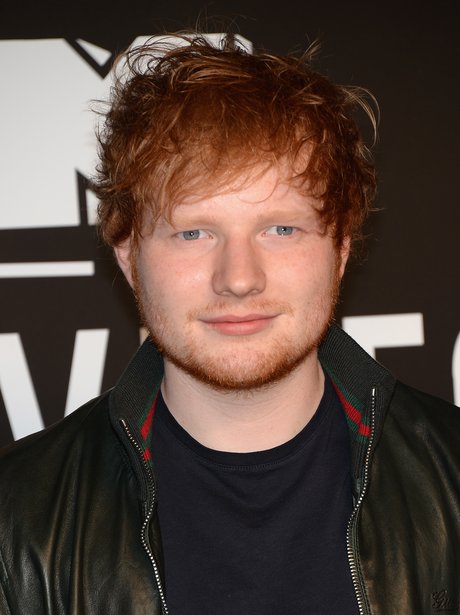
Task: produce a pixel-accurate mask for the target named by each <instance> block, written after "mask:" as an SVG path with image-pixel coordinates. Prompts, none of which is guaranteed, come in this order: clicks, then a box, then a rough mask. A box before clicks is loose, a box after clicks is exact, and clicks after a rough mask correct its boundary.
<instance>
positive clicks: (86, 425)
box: [0, 393, 124, 529]
mask: <svg viewBox="0 0 460 615" xmlns="http://www.w3.org/2000/svg"><path fill="white" fill-rule="evenodd" d="M122 448H123V447H122V446H121V443H120V441H119V438H118V436H117V434H116V433H115V431H114V429H112V426H111V422H110V418H109V394H107V393H106V394H104V395H102V396H100V397H98V398H96V399H94V400H92V401H90V402H88V403H87V404H85V405H84V406H82V407H81V408H79V409H78V410H75V411H74V412H73V413H72V414H70V415H69V416H68V417H66V418H65V419H63V420H61V421H59V422H57V423H55V424H54V425H52V426H50V427H48V428H47V429H45V430H43V431H40V432H38V433H35V434H32V435H30V436H27V437H26V438H23V439H21V440H18V441H17V442H15V443H13V444H11V445H10V446H8V447H6V448H4V449H3V450H2V451H0V500H1V502H2V506H1V510H0V524H1V525H2V527H3V528H5V527H10V528H11V529H12V528H13V526H15V524H16V521H15V519H16V520H17V519H18V517H21V518H22V522H23V523H24V522H26V523H30V524H32V526H33V524H34V523H35V522H37V523H38V522H39V523H42V522H43V519H44V516H43V514H41V513H42V512H43V511H45V510H53V509H54V510H55V509H56V508H58V507H59V502H67V506H68V505H69V502H73V501H76V499H78V494H77V492H78V489H79V488H80V485H81V484H82V483H89V482H90V483H91V485H97V484H98V482H101V483H102V481H103V477H104V475H107V474H108V475H111V472H113V471H116V467H117V466H118V467H119V465H120V463H122V464H124V461H122V460H123V459H124V457H123V455H122ZM32 502H33V506H31V503H32ZM63 505H64V504H63ZM21 511H22V512H21ZM25 511H28V512H27V514H25ZM34 511H36V514H35V513H34ZM69 512H70V511H69Z"/></svg>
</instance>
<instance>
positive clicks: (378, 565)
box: [0, 327, 460, 615]
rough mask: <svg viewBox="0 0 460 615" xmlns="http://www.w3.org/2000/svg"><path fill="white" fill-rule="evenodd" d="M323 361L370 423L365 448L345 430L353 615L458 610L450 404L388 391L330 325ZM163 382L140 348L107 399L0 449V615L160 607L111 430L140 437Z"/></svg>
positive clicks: (127, 446)
mask: <svg viewBox="0 0 460 615" xmlns="http://www.w3.org/2000/svg"><path fill="white" fill-rule="evenodd" d="M320 356H321V361H322V363H323V366H324V368H325V370H326V371H328V373H329V375H330V376H331V378H332V380H333V381H334V382H335V383H336V384H337V386H338V387H339V388H341V387H342V386H343V387H344V388H346V389H347V390H348V392H349V393H350V396H351V397H352V398H353V399H356V403H357V405H359V406H360V407H361V406H362V407H363V408H364V410H363V416H362V419H363V420H364V421H368V424H370V423H369V421H370V420H371V419H372V422H373V437H372V439H371V440H369V439H366V438H361V437H359V434H358V436H357V434H356V431H354V430H353V429H350V442H351V446H352V458H353V460H354V461H353V468H352V471H353V478H354V482H355V485H356V498H359V497H360V493H361V492H362V490H363V488H364V487H365V486H366V482H367V481H366V472H365V462H366V457H367V456H369V459H370V467H369V480H368V484H367V490H366V492H365V495H364V496H363V497H361V500H362V504H361V508H360V509H359V513H358V522H357V524H356V530H354V532H353V533H352V534H353V535H352V544H353V545H355V547H354V554H353V556H354V560H355V562H356V566H357V571H358V574H357V576H358V588H357V589H358V594H359V596H360V601H361V603H362V605H363V607H362V609H363V613H366V614H367V615H411V614H414V615H432V614H433V613H437V612H444V611H449V612H450V613H460V604H459V601H460V585H459V580H460V504H459V494H460V485H459V481H460V479H459V477H460V473H459V470H460V410H459V409H457V408H455V407H453V406H451V405H449V404H447V403H446V402H442V401H441V400H438V399H435V398H432V397H429V396H427V395H424V394H422V393H420V392H418V391H414V390H413V389H410V388H409V387H405V386H404V385H401V384H400V383H397V382H396V381H395V379H394V378H393V377H392V376H391V374H389V372H388V371H386V370H385V369H384V368H382V367H381V366H379V365H378V364H377V363H376V362H375V361H373V360H372V359H371V358H370V357H369V356H368V355H366V353H365V352H364V351H363V350H362V349H361V348H360V347H359V346H358V345H357V344H356V343H355V342H353V341H352V340H351V339H350V338H349V337H348V336H346V334H344V333H343V332H342V331H341V330H339V329H338V328H337V327H332V329H331V331H330V333H329V335H328V337H327V339H326V340H325V342H324V344H323V346H322V348H321V354H320ZM160 381H161V360H160V357H159V355H158V354H157V353H156V351H155V350H154V348H153V346H152V344H151V343H150V342H146V343H145V344H144V345H143V347H142V348H141V349H140V350H139V352H138V353H137V355H136V356H135V358H134V360H133V362H132V363H131V364H130V366H128V368H127V370H126V372H125V374H124V375H123V376H122V378H121V380H120V382H119V384H118V385H117V386H116V387H115V389H114V390H113V391H111V392H109V393H107V394H105V395H103V396H101V397H100V398H98V399H96V400H93V401H92V402H89V403H88V404H86V405H85V406H83V407H82V408H80V409H79V410H76V411H75V412H74V413H72V414H71V415H70V416H68V417H66V418H65V419H64V420H63V421H61V422H59V423H57V424H56V425H54V426H52V427H50V428H48V429H46V430H44V431H42V432H40V433H38V434H35V435H33V436H29V437H28V438H25V439H23V440H21V441H19V442H17V443H15V444H14V445H12V446H10V447H8V448H6V449H4V450H3V451H2V452H1V453H0V614H1V615H25V614H27V615H45V614H46V615H64V614H65V615H77V614H78V615H96V614H98V615H100V614H102V613H104V615H112V614H115V613H117V614H119V613H123V615H147V613H148V614H149V615H160V614H164V613H165V611H164V610H162V600H161V596H160V591H159V589H158V585H157V582H156V578H155V570H154V568H153V565H152V562H151V561H150V558H149V555H148V553H147V551H146V549H145V548H144V545H143V544H142V540H141V536H142V535H144V538H145V540H146V543H147V547H148V549H151V551H152V553H153V557H154V560H155V563H156V566H157V567H158V569H159V571H160V573H161V570H162V553H161V536H160V529H159V527H158V520H157V517H156V515H155V513H153V516H152V519H151V521H150V523H149V524H148V525H147V528H146V532H145V533H144V534H142V532H143V525H144V521H145V518H146V514H147V513H146V511H147V510H148V509H149V507H150V506H151V505H152V502H153V490H152V487H151V485H150V484H149V481H148V480H147V476H146V472H145V467H144V466H143V463H142V459H141V458H140V455H139V454H138V451H136V447H135V446H133V444H132V442H131V441H130V439H129V437H128V435H127V432H126V430H125V429H123V426H122V425H121V423H120V421H121V419H123V420H124V421H125V422H126V423H127V425H128V427H129V429H130V430H131V431H132V435H133V436H134V440H136V441H139V442H140V439H141V434H140V433H139V431H138V429H137V427H136V425H138V423H139V417H140V416H141V415H142V413H143V412H144V409H145V407H146V404H147V403H148V400H149V399H150V400H151V397H152V391H155V390H156V389H157V388H158V386H159V383H160ZM372 388H376V391H377V393H376V397H375V399H376V400H377V401H376V407H375V417H373V416H372V417H371V401H370V400H371V389H372ZM370 442H372V450H369V451H368V447H369V443H370ZM153 509H154V510H155V506H154V502H153ZM160 583H161V582H160ZM161 585H162V583H161ZM446 605H447V606H446Z"/></svg>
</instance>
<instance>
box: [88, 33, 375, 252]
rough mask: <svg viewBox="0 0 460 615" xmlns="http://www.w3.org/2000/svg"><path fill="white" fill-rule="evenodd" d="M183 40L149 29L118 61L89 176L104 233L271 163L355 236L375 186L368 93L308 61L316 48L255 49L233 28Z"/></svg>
mask: <svg viewBox="0 0 460 615" xmlns="http://www.w3.org/2000/svg"><path fill="white" fill-rule="evenodd" d="M180 43H181V44H180V45H179V46H178V45H177V38H176V43H175V44H174V45H173V44H171V38H165V39H164V40H162V39H159V40H158V39H156V40H154V39H151V40H150V41H149V42H147V43H146V44H145V45H142V46H140V47H137V48H134V49H132V50H130V51H128V52H127V53H126V54H125V56H123V57H122V59H121V60H120V61H119V63H118V67H120V66H122V70H119V71H118V76H117V77H116V78H115V84H114V87H113V89H112V96H111V101H110V108H109V110H108V112H107V113H106V114H105V122H104V124H103V126H102V127H101V128H100V130H99V134H98V138H99V146H100V147H99V154H100V164H99V166H98V169H97V176H96V178H95V183H94V185H95V191H96V193H97V195H98V197H99V199H100V206H99V226H100V231H101V233H102V237H103V238H104V240H105V241H106V242H107V243H108V244H109V245H111V246H116V245H117V244H119V243H120V242H122V241H123V240H125V239H127V238H128V237H130V236H131V238H133V239H134V241H136V240H137V239H138V238H139V237H140V236H141V235H142V232H143V229H144V228H145V220H146V219H147V218H148V219H149V220H150V221H152V222H153V223H154V222H155V221H156V220H158V218H159V217H161V216H164V217H166V218H167V219H168V217H169V216H170V214H171V212H172V210H173V208H174V206H175V205H176V204H178V203H179V202H181V201H182V200H184V199H187V198H189V199H190V198H192V199H193V198H199V197H205V196H210V195H211V194H215V193H217V192H218V191H219V190H220V189H223V188H224V187H225V186H227V187H228V186H229V185H230V186H235V189H237V188H238V187H241V186H242V185H243V184H245V183H246V182H247V181H248V179H249V178H250V177H251V176H253V174H254V172H260V171H261V170H262V172H263V170H264V169H265V170H267V169H268V168H270V167H273V166H274V165H275V166H278V168H279V169H283V170H284V171H283V173H284V175H285V176H286V174H287V175H288V176H286V177H284V179H286V180H287V181H294V182H295V185H296V186H297V187H298V189H299V190H301V191H302V190H304V191H305V193H308V194H310V195H313V196H315V197H317V198H318V202H319V203H320V206H319V208H318V213H319V215H320V217H321V219H322V221H323V223H324V224H325V225H326V228H328V229H329V230H330V232H331V234H332V235H333V237H334V239H335V241H336V244H337V245H341V243H342V241H343V239H344V238H345V237H350V238H351V239H356V238H358V237H359V236H360V234H361V229H362V225H363V221H364V219H365V218H366V216H367V214H368V212H369V210H370V208H371V204H372V200H373V197H374V193H375V173H374V167H373V164H372V162H371V159H370V155H369V150H368V148H367V147H366V145H365V143H364V141H363V139H362V137H361V135H360V132H359V130H358V127H357V124H356V121H355V111H356V110H357V109H364V111H365V112H366V113H367V115H368V117H369V118H370V120H371V123H372V125H373V127H374V130H375V117H374V114H373V113H372V110H371V108H370V105H369V103H368V97H367V96H366V92H365V91H364V90H361V89H359V88H355V87H344V86H341V85H336V84H334V83H333V82H332V81H331V80H330V79H329V78H327V77H326V76H324V75H322V74H320V73H318V72H316V71H315V70H313V68H312V56H313V52H312V50H309V51H307V52H306V53H305V54H303V55H302V56H301V57H294V56H281V55H273V54H269V53H258V54H251V53H249V52H248V51H247V50H245V49H244V48H242V46H241V45H237V44H235V38H234V37H232V36H226V37H224V38H223V39H222V41H221V43H220V45H218V46H217V45H214V44H211V43H210V42H209V41H208V40H206V38H205V37H204V36H198V35H181V37H180ZM115 72H116V71H115ZM147 212H148V216H147V215H146V213H147Z"/></svg>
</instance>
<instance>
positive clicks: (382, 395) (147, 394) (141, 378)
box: [110, 324, 396, 458]
mask: <svg viewBox="0 0 460 615" xmlns="http://www.w3.org/2000/svg"><path fill="white" fill-rule="evenodd" d="M319 359H320V362H321V364H322V366H323V369H324V370H325V371H326V372H327V374H328V375H329V377H330V378H331V380H332V382H333V383H334V386H335V388H336V391H337V393H338V395H339V398H340V400H341V402H342V405H343V407H344V411H345V414H346V417H347V421H348V425H349V429H350V437H351V440H352V445H353V444H354V443H355V442H357V443H358V442H359V441H361V440H367V439H368V437H369V436H370V435H371V420H370V397H371V390H372V389H374V388H375V389H377V390H378V391H379V399H380V404H379V413H378V415H377V417H376V422H375V425H374V429H375V432H376V435H377V436H378V435H379V433H380V430H381V425H382V423H383V419H384V414H385V408H386V407H387V406H388V403H389V400H390V398H391V396H392V393H393V389H394V386H395V383H396V380H395V378H394V377H393V376H392V374H390V372H388V371H387V370H386V369H385V368H384V367H382V366H381V365H380V364H379V363H377V362H376V361H375V360H374V359H373V358H372V357H370V356H369V355H368V354H367V353H366V352H365V351H364V350H363V349H362V348H361V347H360V346H359V345H358V344H357V343H356V342H355V341H354V340H353V339H352V338H351V337H350V336H348V335H347V334H346V333H345V332H344V331H343V330H342V329H341V328H340V327H338V326H337V325H336V324H333V325H332V326H331V327H330V329H329V331H328V333H327V335H326V337H325V339H324V341H323V343H322V344H321V347H320V349H319ZM162 378H163V359H162V357H161V355H160V353H159V352H158V351H157V350H156V348H155V346H154V345H153V343H152V342H151V340H150V339H147V340H146V341H145V342H144V343H143V344H142V346H141V347H140V348H139V350H138V351H137V353H136V354H135V356H134V358H133V359H132V361H131V362H130V364H129V365H128V367H127V368H126V370H125V372H124V373H123V375H122V376H121V378H120V380H119V382H118V384H117V385H116V387H115V388H114V390H113V391H112V393H111V396H110V412H111V418H112V421H113V422H114V423H118V421H119V420H120V419H121V418H124V419H127V420H128V421H129V423H130V425H131V428H132V429H133V430H134V432H135V435H136V438H137V439H138V442H139V444H140V445H141V446H142V448H143V449H144V454H145V457H146V458H148V457H149V456H150V439H151V426H152V419H153V414H154V410H155V404H154V402H155V399H156V396H157V393H158V391H159V388H160V384H161V381H162ZM355 448H356V447H355Z"/></svg>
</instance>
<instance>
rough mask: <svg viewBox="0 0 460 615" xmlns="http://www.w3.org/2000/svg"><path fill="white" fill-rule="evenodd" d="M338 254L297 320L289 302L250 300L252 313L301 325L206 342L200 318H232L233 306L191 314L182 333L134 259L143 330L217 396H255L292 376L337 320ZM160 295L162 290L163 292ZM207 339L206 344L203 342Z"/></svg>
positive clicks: (216, 306)
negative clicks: (242, 393) (200, 331)
mask: <svg viewBox="0 0 460 615" xmlns="http://www.w3.org/2000/svg"><path fill="white" fill-rule="evenodd" d="M339 270H340V257H339V251H337V260H336V267H335V272H334V274H333V276H332V280H331V282H330V283H329V285H326V288H324V289H322V291H321V292H319V293H318V295H317V296H314V297H309V302H306V303H308V304H307V305H305V307H304V309H303V313H302V314H301V315H300V318H299V315H297V318H296V319H295V320H294V318H292V317H293V314H294V310H293V308H292V307H291V306H290V305H289V304H288V303H282V302H272V301H267V300H263V299H258V300H251V301H245V309H246V311H247V312H250V313H252V312H254V313H269V312H270V311H274V312H277V313H282V316H281V318H288V319H289V318H291V319H292V320H293V323H298V325H297V326H292V327H290V328H288V329H286V328H284V330H283V331H280V332H279V331H277V330H276V323H275V327H274V329H275V330H274V331H273V332H271V331H268V332H265V333H264V336H265V337H263V339H262V337H258V335H259V334H256V335H254V336H252V335H248V336H245V335H240V336H220V339H219V340H217V338H216V339H214V340H213V341H212V343H206V336H204V339H203V336H201V335H199V334H198V335H197V330H196V329H195V327H196V325H197V317H198V316H200V317H201V318H203V317H204V316H205V317H208V318H212V317H215V316H219V315H221V314H224V313H231V312H232V307H233V308H234V307H235V305H234V303H233V304H232V303H231V302H225V301H221V300H219V301H216V302H215V303H213V304H208V305H204V306H203V308H199V309H194V310H191V311H189V312H188V313H187V314H186V318H185V322H184V323H183V326H182V330H179V328H178V326H177V323H174V322H173V321H172V319H171V318H170V316H169V313H168V311H167V310H166V309H165V307H164V305H163V304H162V301H161V298H158V299H156V298H155V297H154V296H153V293H151V292H149V289H148V288H146V287H145V285H143V284H142V283H141V281H140V276H139V274H138V271H137V266H136V263H135V259H134V258H133V259H132V269H131V271H132V283H133V290H134V295H135V298H136V302H137V304H138V309H139V312H140V316H141V319H142V322H143V324H144V326H145V327H146V328H147V330H148V332H149V334H150V337H151V339H152V340H153V342H154V344H155V346H156V348H157V349H158V350H159V352H161V353H162V355H163V356H164V358H165V359H166V360H167V361H168V360H169V361H170V362H171V363H172V364H174V365H175V366H176V367H177V368H179V369H180V370H182V371H183V372H185V373H186V374H188V375H190V376H192V377H193V378H195V379H196V380H198V381H200V382H202V383H204V384H206V385H208V386H210V387H211V388H213V389H215V390H217V391H228V392H229V391H251V390H256V389H261V388H265V387H267V386H270V385H272V384H275V383H277V382H279V381H280V380H282V379H283V378H285V377H287V376H288V375H289V374H290V373H291V372H292V371H293V370H295V369H296V368H297V367H299V366H300V365H301V364H302V363H303V362H304V361H306V360H307V359H308V357H309V356H311V355H312V354H313V353H314V354H315V355H316V350H317V348H318V346H319V345H320V343H321V342H322V340H323V338H324V336H325V335H326V333H327V330H328V329H329V327H330V325H331V322H332V320H333V316H334V311H335V307H336V304H337V301H338V297H339V291H340V284H341V275H340V273H339ZM160 293H161V291H160ZM217 335H218V334H216V336H217ZM199 338H202V339H199Z"/></svg>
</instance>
